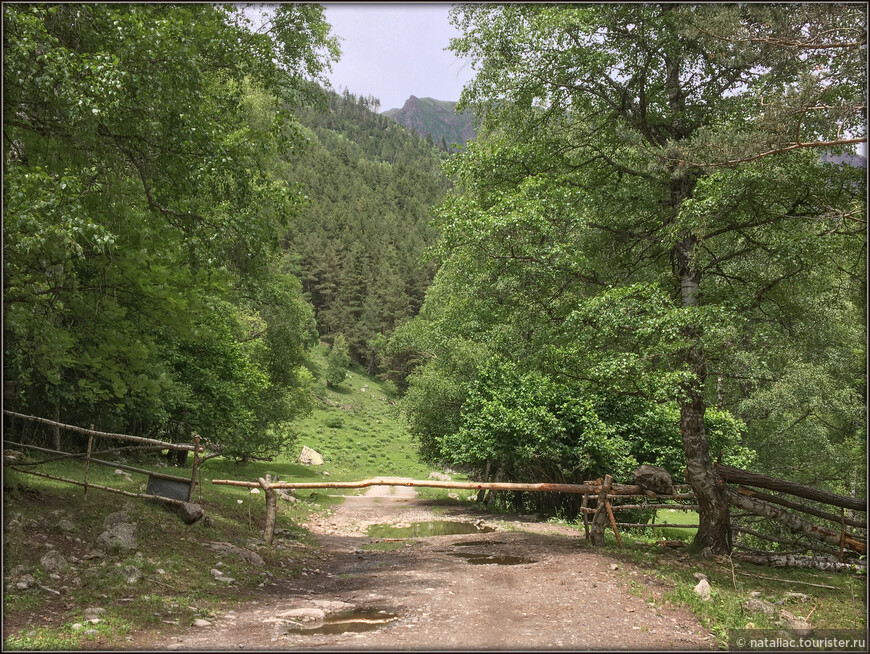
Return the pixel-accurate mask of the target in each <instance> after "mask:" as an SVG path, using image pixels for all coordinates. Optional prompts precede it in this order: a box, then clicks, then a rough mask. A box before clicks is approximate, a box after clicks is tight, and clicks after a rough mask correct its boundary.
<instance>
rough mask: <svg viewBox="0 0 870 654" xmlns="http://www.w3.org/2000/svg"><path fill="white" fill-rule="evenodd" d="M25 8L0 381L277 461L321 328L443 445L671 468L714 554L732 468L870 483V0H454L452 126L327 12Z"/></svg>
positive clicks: (478, 471)
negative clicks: (331, 82) (868, 152)
mask: <svg viewBox="0 0 870 654" xmlns="http://www.w3.org/2000/svg"><path fill="white" fill-rule="evenodd" d="M3 11H4V15H3V25H4V32H3V39H4V42H3V48H4V68H3V82H4V84H3V86H4V91H3V93H4V106H3V123H4V139H3V142H4V198H3V199H4V227H3V234H4V243H3V261H4V263H3V322H4V324H3V338H4V353H3V357H4V360H3V378H4V405H5V407H6V408H10V409H13V410H15V411H20V412H22V413H27V414H30V415H36V416H42V417H45V418H50V419H54V420H59V421H62V422H66V423H70V424H78V425H82V426H87V425H95V426H96V428H98V429H102V430H106V431H114V432H124V433H128V434H134V435H143V436H152V437H158V436H159V437H160V438H163V439H166V440H172V441H178V442H190V439H191V435H192V434H194V433H197V434H199V435H201V436H202V437H203V438H205V439H206V440H207V442H209V443H210V444H212V445H214V446H218V447H220V448H222V450H223V452H224V455H225V456H228V457H236V458H239V459H246V458H248V457H263V456H269V455H271V454H275V453H277V452H281V451H284V450H286V448H288V447H289V446H290V445H292V444H293V443H294V442H295V438H296V427H295V424H296V423H298V421H299V420H300V419H301V418H302V417H303V416H304V415H305V414H306V411H307V410H308V408H309V406H310V404H311V401H312V397H311V391H310V388H311V383H312V380H313V377H314V375H315V374H317V372H316V370H314V368H313V367H312V366H311V365H310V351H311V348H312V347H313V346H314V345H315V344H317V343H319V342H321V341H322V342H325V343H328V344H330V346H331V347H332V351H333V353H334V355H335V357H334V358H335V360H337V361H339V362H344V363H343V365H344V366H345V367H346V365H347V364H348V363H349V362H351V361H352V362H353V363H354V365H359V366H361V367H362V368H364V369H365V370H366V371H367V372H368V373H369V374H377V375H380V376H381V377H382V379H384V380H389V381H390V382H391V383H392V384H394V385H395V388H396V390H397V392H399V393H401V394H402V396H403V397H402V400H401V405H402V407H403V409H404V411H405V414H406V416H407V419H408V425H409V429H410V431H411V433H412V434H413V436H414V437H415V439H416V441H417V443H418V445H419V449H420V454H421V456H423V457H424V458H425V459H426V460H427V461H431V462H437V463H441V464H443V465H449V466H453V467H456V468H458V469H462V470H465V471H467V472H468V473H469V474H470V475H472V476H474V477H476V478H479V479H485V480H495V481H518V482H520V481H535V482H542V481H560V482H578V481H582V480H584V479H594V478H596V477H598V476H602V475H604V474H607V473H609V474H612V475H613V476H614V478H617V479H625V478H628V476H629V475H630V474H631V472H632V471H633V470H634V468H636V467H637V465H638V464H641V463H649V464H654V465H658V466H661V467H663V468H665V469H666V470H668V472H670V473H671V474H672V475H673V476H674V477H675V478H676V479H678V480H682V479H683V478H685V480H686V481H687V482H688V483H689V484H690V485H691V486H692V488H693V490H694V492H695V495H696V497H697V499H698V502H699V504H700V506H701V510H700V517H701V526H700V529H699V532H698V539H697V540H698V542H699V543H701V544H702V545H704V546H707V547H710V548H711V549H712V550H713V551H714V552H728V551H730V547H731V537H730V532H729V529H728V503H727V501H726V500H725V498H724V492H725V491H724V490H723V487H722V486H723V485H722V483H721V481H720V480H718V479H717V475H716V473H715V469H714V462H716V461H721V462H722V463H724V464H728V465H733V466H737V467H741V468H747V469H751V470H755V471H758V472H763V473H766V474H770V475H776V476H779V477H784V478H787V479H791V480H793V481H796V482H800V483H804V484H809V485H813V486H816V487H819V488H825V489H828V490H830V491H833V492H837V493H840V494H845V495H851V496H853V497H866V487H865V479H866V405H867V395H866V373H867V371H866V294H867V288H866V254H867V252H866V245H867V241H866V160H865V159H864V158H863V157H860V156H857V155H856V154H855V153H856V150H855V149H854V148H855V147H856V146H857V145H858V144H860V143H864V144H866V103H865V98H866V91H867V89H866V73H867V70H866V13H865V8H864V7H863V6H860V5H850V4H845V5H833V4H802V5H791V4H753V3H750V4H743V5H737V4H728V5H726V4H700V5H685V4H664V5H655V4H638V5H631V4H620V3H617V4H602V5H591V4H579V5H575V4H565V5H562V4H509V5H486V4H470V5H462V6H457V7H456V8H454V9H453V10H452V12H451V16H452V21H453V24H454V25H455V26H456V27H457V28H458V30H459V31H460V33H461V34H462V36H460V37H458V38H456V39H454V40H453V42H452V43H451V49H452V50H453V51H454V52H455V53H456V54H458V55H460V56H462V57H464V58H466V59H467V60H469V61H470V62H472V64H473V66H474V70H475V72H476V75H475V77H474V78H473V79H472V81H471V82H470V83H469V84H468V85H467V86H466V87H465V89H464V91H463V93H462V97H461V98H460V99H459V104H458V105H457V111H459V112H471V113H472V114H473V115H474V116H476V120H477V137H476V139H474V140H473V141H470V142H468V143H467V144H466V148H465V149H464V150H462V151H460V152H456V153H451V152H448V151H446V150H445V148H443V147H438V146H436V145H433V143H432V141H431V139H430V140H428V141H427V140H425V139H422V138H419V137H418V136H416V135H415V134H412V133H411V132H409V131H408V130H406V129H405V128H403V127H402V126H400V125H398V124H397V123H395V122H394V121H393V120H392V119H390V118H389V117H387V116H383V115H379V114H378V113H376V110H377V108H378V106H379V103H378V101H377V99H375V98H371V97H357V96H354V95H353V94H351V93H350V92H347V91H345V92H344V93H343V94H339V93H335V92H334V91H327V90H324V89H325V88H327V87H328V82H327V81H326V77H325V72H326V71H328V69H329V66H330V63H331V62H333V61H335V60H336V59H337V58H338V57H339V54H340V50H339V44H338V41H337V39H336V37H335V36H334V35H333V34H332V33H331V31H330V26H329V25H328V24H327V23H326V21H325V19H324V15H323V9H322V7H320V6H318V5H314V4H279V5H276V7H275V13H274V16H273V20H272V23H271V27H270V29H269V30H268V31H258V30H255V29H253V28H252V27H251V25H250V24H248V22H247V21H248V19H247V17H246V15H245V13H244V12H243V11H242V10H241V9H240V8H237V7H236V6H234V5H206V4H181V5H166V4H160V3H157V4H91V5H84V4H56V5H50V4H9V5H4V8H3ZM339 368H341V365H339ZM342 378H343V376H342ZM339 381H340V380H339ZM524 501H525V502H526V503H527V505H528V506H529V507H531V508H536V509H542V510H546V511H550V512H557V511H561V512H568V513H571V512H572V511H573V512H575V513H576V509H577V507H576V505H575V504H573V502H574V501H575V500H573V499H571V498H569V497H557V498H552V497H543V496H542V497H540V498H537V497H528V498H525V500H524Z"/></svg>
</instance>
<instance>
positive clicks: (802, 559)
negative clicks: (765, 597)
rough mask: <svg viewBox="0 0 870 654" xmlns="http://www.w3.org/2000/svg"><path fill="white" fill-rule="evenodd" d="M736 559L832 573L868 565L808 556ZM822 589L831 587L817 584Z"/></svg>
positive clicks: (859, 568)
mask: <svg viewBox="0 0 870 654" xmlns="http://www.w3.org/2000/svg"><path fill="white" fill-rule="evenodd" d="M734 558H735V559H736V560H738V561H743V562H745V563H752V564H755V565H766V566H770V567H772V568H812V569H814V570H828V571H831V572H843V571H848V572H854V571H856V570H866V569H867V564H866V562H865V561H856V562H855V563H841V562H840V561H838V560H837V559H836V557H833V556H807V555H802V554H774V553H769V554H765V555H762V554H743V553H737V554H734ZM737 574H745V575H746V576H753V577H757V576H760V575H749V574H748V573H740V572H738V573H737ZM761 578H762V579H773V580H774V581H781V582H783V583H802V584H805V585H807V586H812V585H814V584H810V583H809V582H801V581H790V580H788V579H776V578H775V577H761ZM816 585H817V586H819V587H821V588H831V586H822V585H820V584H816Z"/></svg>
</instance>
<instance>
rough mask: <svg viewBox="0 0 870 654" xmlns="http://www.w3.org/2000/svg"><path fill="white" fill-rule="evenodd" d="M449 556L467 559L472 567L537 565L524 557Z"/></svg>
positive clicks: (533, 560) (451, 554) (459, 553)
mask: <svg viewBox="0 0 870 654" xmlns="http://www.w3.org/2000/svg"><path fill="white" fill-rule="evenodd" d="M448 555H449V556H458V557H459V558H461V559H465V560H466V561H467V562H468V563H470V564H471V565H522V564H524V563H537V561H536V560H535V559H527V558H525V557H522V556H499V555H496V554H479V553H476V552H448Z"/></svg>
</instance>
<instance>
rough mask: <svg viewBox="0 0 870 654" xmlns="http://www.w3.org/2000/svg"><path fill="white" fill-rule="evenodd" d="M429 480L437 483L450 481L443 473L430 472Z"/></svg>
mask: <svg viewBox="0 0 870 654" xmlns="http://www.w3.org/2000/svg"><path fill="white" fill-rule="evenodd" d="M429 479H435V480H437V481H450V477H449V476H448V475H445V474H444V473H443V472H434V471H433V472H430V473H429Z"/></svg>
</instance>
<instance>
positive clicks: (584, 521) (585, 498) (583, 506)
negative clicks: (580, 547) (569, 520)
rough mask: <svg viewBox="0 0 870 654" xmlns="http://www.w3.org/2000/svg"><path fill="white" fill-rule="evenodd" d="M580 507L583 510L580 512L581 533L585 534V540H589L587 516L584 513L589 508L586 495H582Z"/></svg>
mask: <svg viewBox="0 0 870 654" xmlns="http://www.w3.org/2000/svg"><path fill="white" fill-rule="evenodd" d="M580 506H581V507H582V509H583V510H582V511H581V513H582V514H583V531H584V532H586V540H589V515H588V514H587V513H586V509H587V508H589V496H588V495H587V494H586V493H583V503H582V504H581V505H580Z"/></svg>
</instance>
